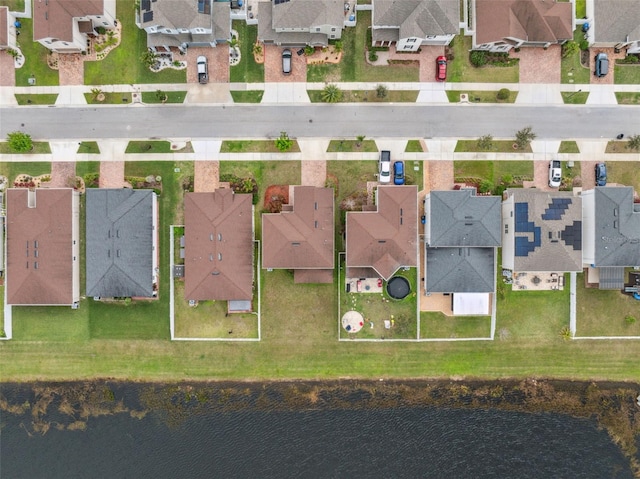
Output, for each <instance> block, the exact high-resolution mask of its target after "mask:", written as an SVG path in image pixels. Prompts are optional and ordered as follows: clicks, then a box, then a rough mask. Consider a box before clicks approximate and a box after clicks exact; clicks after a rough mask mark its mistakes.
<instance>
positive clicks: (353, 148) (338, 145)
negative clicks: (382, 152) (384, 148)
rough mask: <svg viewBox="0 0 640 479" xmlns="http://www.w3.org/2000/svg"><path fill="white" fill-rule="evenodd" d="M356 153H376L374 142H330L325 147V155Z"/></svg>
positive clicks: (376, 148)
mask: <svg viewBox="0 0 640 479" xmlns="http://www.w3.org/2000/svg"><path fill="white" fill-rule="evenodd" d="M358 151H361V152H365V153H373V152H376V151H378V146H377V145H376V142H375V140H364V141H358V140H331V141H330V142H329V146H328V147H327V153H336V152H358Z"/></svg>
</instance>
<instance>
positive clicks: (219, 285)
mask: <svg viewBox="0 0 640 479" xmlns="http://www.w3.org/2000/svg"><path fill="white" fill-rule="evenodd" d="M251 199H252V195H245V194H235V193H234V192H233V190H231V189H218V190H216V191H214V192H208V193H187V194H186V195H185V198H184V225H185V226H184V270H185V271H184V296H185V299H187V300H194V301H206V300H220V301H229V302H230V304H229V309H230V310H242V311H250V310H251V300H252V298H253V280H254V276H253V274H254V273H253V272H254V269H253V251H254V246H253V242H254V236H253V232H254V227H253V204H252V202H251ZM234 304H235V305H237V306H234Z"/></svg>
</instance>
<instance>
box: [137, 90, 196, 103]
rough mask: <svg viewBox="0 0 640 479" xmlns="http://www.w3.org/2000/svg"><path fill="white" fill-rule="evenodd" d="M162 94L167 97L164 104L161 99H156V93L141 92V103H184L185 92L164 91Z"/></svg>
mask: <svg viewBox="0 0 640 479" xmlns="http://www.w3.org/2000/svg"><path fill="white" fill-rule="evenodd" d="M162 93H163V94H164V95H166V96H167V100H166V101H164V102H163V101H162V98H158V93H157V92H155V91H143V92H142V102H143V103H184V99H185V97H186V96H187V92H186V91H164V92H162ZM160 96H162V95H160Z"/></svg>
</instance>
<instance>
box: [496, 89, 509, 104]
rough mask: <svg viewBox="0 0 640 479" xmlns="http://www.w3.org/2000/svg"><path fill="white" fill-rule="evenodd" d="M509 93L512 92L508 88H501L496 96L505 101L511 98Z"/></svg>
mask: <svg viewBox="0 0 640 479" xmlns="http://www.w3.org/2000/svg"><path fill="white" fill-rule="evenodd" d="M509 95H511V92H510V91H509V89H508V88H500V90H498V93H497V94H496V98H497V99H498V100H502V101H504V100H508V99H509Z"/></svg>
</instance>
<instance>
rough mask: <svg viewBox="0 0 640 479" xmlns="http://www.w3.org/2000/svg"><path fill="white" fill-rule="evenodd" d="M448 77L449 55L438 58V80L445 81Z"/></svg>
mask: <svg viewBox="0 0 640 479" xmlns="http://www.w3.org/2000/svg"><path fill="white" fill-rule="evenodd" d="M446 79H447V57H444V56H439V57H438V58H436V80H437V81H445V80H446Z"/></svg>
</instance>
